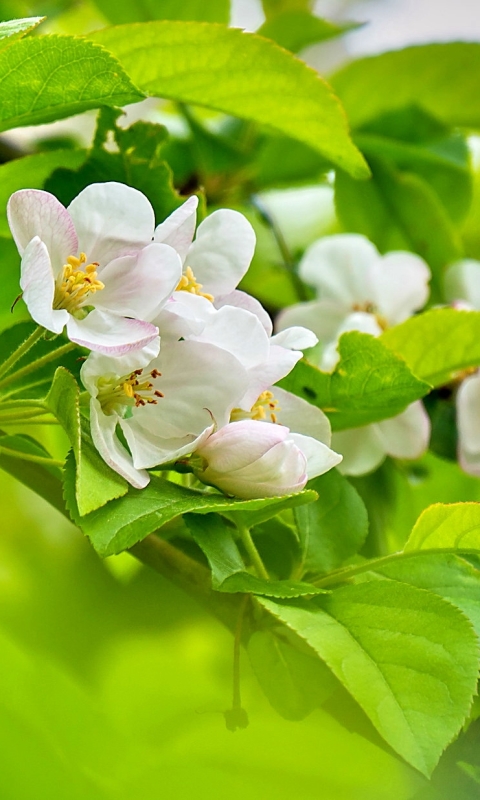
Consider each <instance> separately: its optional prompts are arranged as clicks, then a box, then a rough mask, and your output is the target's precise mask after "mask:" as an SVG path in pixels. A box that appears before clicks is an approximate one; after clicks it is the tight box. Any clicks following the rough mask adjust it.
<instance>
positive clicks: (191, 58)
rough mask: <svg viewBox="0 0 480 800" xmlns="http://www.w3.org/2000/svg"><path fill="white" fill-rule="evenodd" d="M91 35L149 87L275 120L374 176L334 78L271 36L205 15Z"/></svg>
mask: <svg viewBox="0 0 480 800" xmlns="http://www.w3.org/2000/svg"><path fill="white" fill-rule="evenodd" d="M91 36H92V38H93V39H94V41H96V42H99V43H100V44H103V45H104V46H105V47H106V48H108V49H109V50H110V51H111V52H112V53H113V54H114V55H115V56H116V57H117V58H118V59H119V60H120V62H121V64H122V65H123V67H124V68H125V69H126V71H127V72H128V74H129V75H130V77H131V78H132V80H133V81H135V82H136V83H138V85H139V86H140V88H141V89H142V90H143V91H145V92H146V93H147V94H149V95H154V96H158V97H168V98H171V99H173V100H177V101H180V102H183V103H197V104H199V105H203V106H208V107H209V108H214V109H216V110H217V111H223V112H225V113H227V114H233V115H234V116H237V117H241V118H243V119H247V120H250V121H252V122H256V123H260V124H263V125H268V126H269V127H271V128H274V129H275V130H277V131H278V132H280V133H283V134H286V135H287V136H291V137H292V138H294V139H298V140H299V141H302V142H304V143H305V144H308V145H310V146H311V147H313V148H314V149H315V150H318V151H319V152H320V153H322V155H324V156H326V157H327V158H328V159H329V160H330V161H332V162H333V163H334V164H337V165H339V166H341V167H342V168H343V169H345V170H346V171H347V172H349V173H351V174H352V175H354V176H356V177H358V178H364V177H367V176H368V168H367V167H366V166H365V162H364V161H363V158H362V156H361V155H360V153H359V151H358V150H357V149H356V148H355V147H354V145H353V144H352V142H351V139H350V137H349V134H348V129H347V124H346V120H345V117H344V115H343V112H342V109H341V106H340V104H339V103H338V101H337V99H336V98H335V97H334V95H333V94H332V93H331V90H330V88H329V86H328V85H327V84H326V83H324V81H323V80H322V79H321V78H320V77H319V76H318V75H316V74H314V73H313V72H312V71H311V70H310V69H309V68H308V67H306V66H305V64H303V63H302V62H300V61H298V60H297V59H295V58H294V57H293V56H291V55H290V54H289V53H286V52H285V51H284V50H282V49H281V48H279V47H277V46H276V45H275V44H273V43H272V42H269V41H266V40H265V39H262V38H261V37H258V36H255V34H250V33H244V32H243V31H240V30H238V29H234V28H225V27H222V26H220V25H214V24H208V23H198V22H151V23H148V25H147V24H141V23H139V24H137V25H123V26H119V27H116V28H110V29H106V30H101V31H96V32H95V33H93V34H91ZM159 53H161V57H159V55H158V54H159ZM286 98H288V99H287V107H288V113H285V103H286Z"/></svg>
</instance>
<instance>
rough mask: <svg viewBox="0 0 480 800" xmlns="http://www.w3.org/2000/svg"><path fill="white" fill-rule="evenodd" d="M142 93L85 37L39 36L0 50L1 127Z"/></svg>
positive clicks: (132, 99)
mask: <svg viewBox="0 0 480 800" xmlns="http://www.w3.org/2000/svg"><path fill="white" fill-rule="evenodd" d="M143 96H144V95H143V94H141V92H139V90H138V89H136V88H135V86H134V85H133V84H132V82H131V81H130V79H129V78H128V77H127V75H126V74H125V73H124V71H123V70H122V68H121V66H120V64H119V63H118V62H117V61H116V59H115V58H113V56H111V55H110V53H108V52H107V51H106V50H104V49H103V48H102V47H99V46H98V45H96V44H94V43H93V42H89V41H88V40H86V39H80V38H75V37H74V36H40V37H37V38H27V39H22V40H21V41H19V42H15V44H13V45H11V46H10V47H7V48H6V49H5V50H2V51H1V52H0V100H1V103H0V131H5V130H8V128H15V127H17V126H19V125H36V124H39V123H41V122H51V121H52V120H55V119H62V118H63V117H69V116H71V115H72V114H79V113H80V112H82V111H87V109H89V108H98V107H99V106H101V105H110V106H114V105H118V106H121V105H125V104H126V103H135V102H137V101H138V100H141V99H142V98H143Z"/></svg>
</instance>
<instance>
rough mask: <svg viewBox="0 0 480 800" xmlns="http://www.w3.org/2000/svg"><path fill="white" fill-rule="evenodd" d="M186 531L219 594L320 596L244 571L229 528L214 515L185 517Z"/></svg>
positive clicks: (294, 583)
mask: <svg viewBox="0 0 480 800" xmlns="http://www.w3.org/2000/svg"><path fill="white" fill-rule="evenodd" d="M185 521H186V523H187V527H188V529H189V531H190V533H191V534H192V536H193V538H194V539H195V541H196V543H197V544H198V546H199V547H200V548H201V549H202V550H203V552H204V553H205V555H206V557H207V559H208V563H209V564H210V567H211V570H212V588H213V589H216V590H217V591H218V592H251V593H253V594H261V595H267V596H268V597H300V596H302V595H314V594H323V592H324V591H325V590H322V589H318V588H316V587H315V586H312V585H311V584H308V583H303V582H302V581H290V580H288V581H266V580H264V579H263V578H257V576H256V575H252V574H251V573H250V572H248V571H247V568H246V566H245V563H244V561H243V558H242V556H241V555H240V551H239V549H238V547H237V545H236V542H235V539H234V537H233V529H232V528H228V527H227V526H226V524H225V522H224V521H223V520H222V519H221V518H220V517H219V516H218V515H217V514H207V515H206V516H205V517H203V518H202V517H200V516H198V515H197V514H188V515H187V516H186V517H185Z"/></svg>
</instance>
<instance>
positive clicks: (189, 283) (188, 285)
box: [176, 267, 214, 303]
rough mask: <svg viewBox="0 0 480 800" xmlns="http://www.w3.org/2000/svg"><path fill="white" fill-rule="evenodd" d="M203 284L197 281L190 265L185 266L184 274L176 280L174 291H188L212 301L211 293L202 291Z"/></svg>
mask: <svg viewBox="0 0 480 800" xmlns="http://www.w3.org/2000/svg"><path fill="white" fill-rule="evenodd" d="M202 288H203V284H202V283H198V281H197V279H196V277H195V275H194V273H193V270H192V268H191V267H187V268H186V269H185V272H184V274H183V275H182V277H181V278H180V280H179V282H178V286H177V289H176V291H177V292H190V293H191V294H198V295H199V296H200V297H205V299H206V300H210V302H211V303H213V300H214V297H213V294H208V293H207V292H202V291H201V290H202Z"/></svg>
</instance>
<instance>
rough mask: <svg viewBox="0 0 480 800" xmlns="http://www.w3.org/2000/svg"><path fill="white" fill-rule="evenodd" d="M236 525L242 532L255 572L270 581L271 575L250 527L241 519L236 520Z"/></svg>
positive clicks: (240, 532) (241, 535) (241, 536)
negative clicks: (240, 520) (256, 545)
mask: <svg viewBox="0 0 480 800" xmlns="http://www.w3.org/2000/svg"><path fill="white" fill-rule="evenodd" d="M236 526H237V530H238V532H239V534H240V538H241V540H242V542H243V544H244V546H245V550H246V551H247V553H248V555H249V558H250V561H251V562H252V565H253V566H254V567H255V572H256V573H257V575H258V577H259V578H264V580H266V581H269V580H270V575H269V574H268V572H267V570H266V569H265V564H264V563H263V561H262V559H261V558H260V553H259V552H258V550H257V548H256V547H255V543H254V541H253V539H252V537H251V535H250V530H249V528H247V526H246V525H243V524H242V523H241V522H239V521H236Z"/></svg>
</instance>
